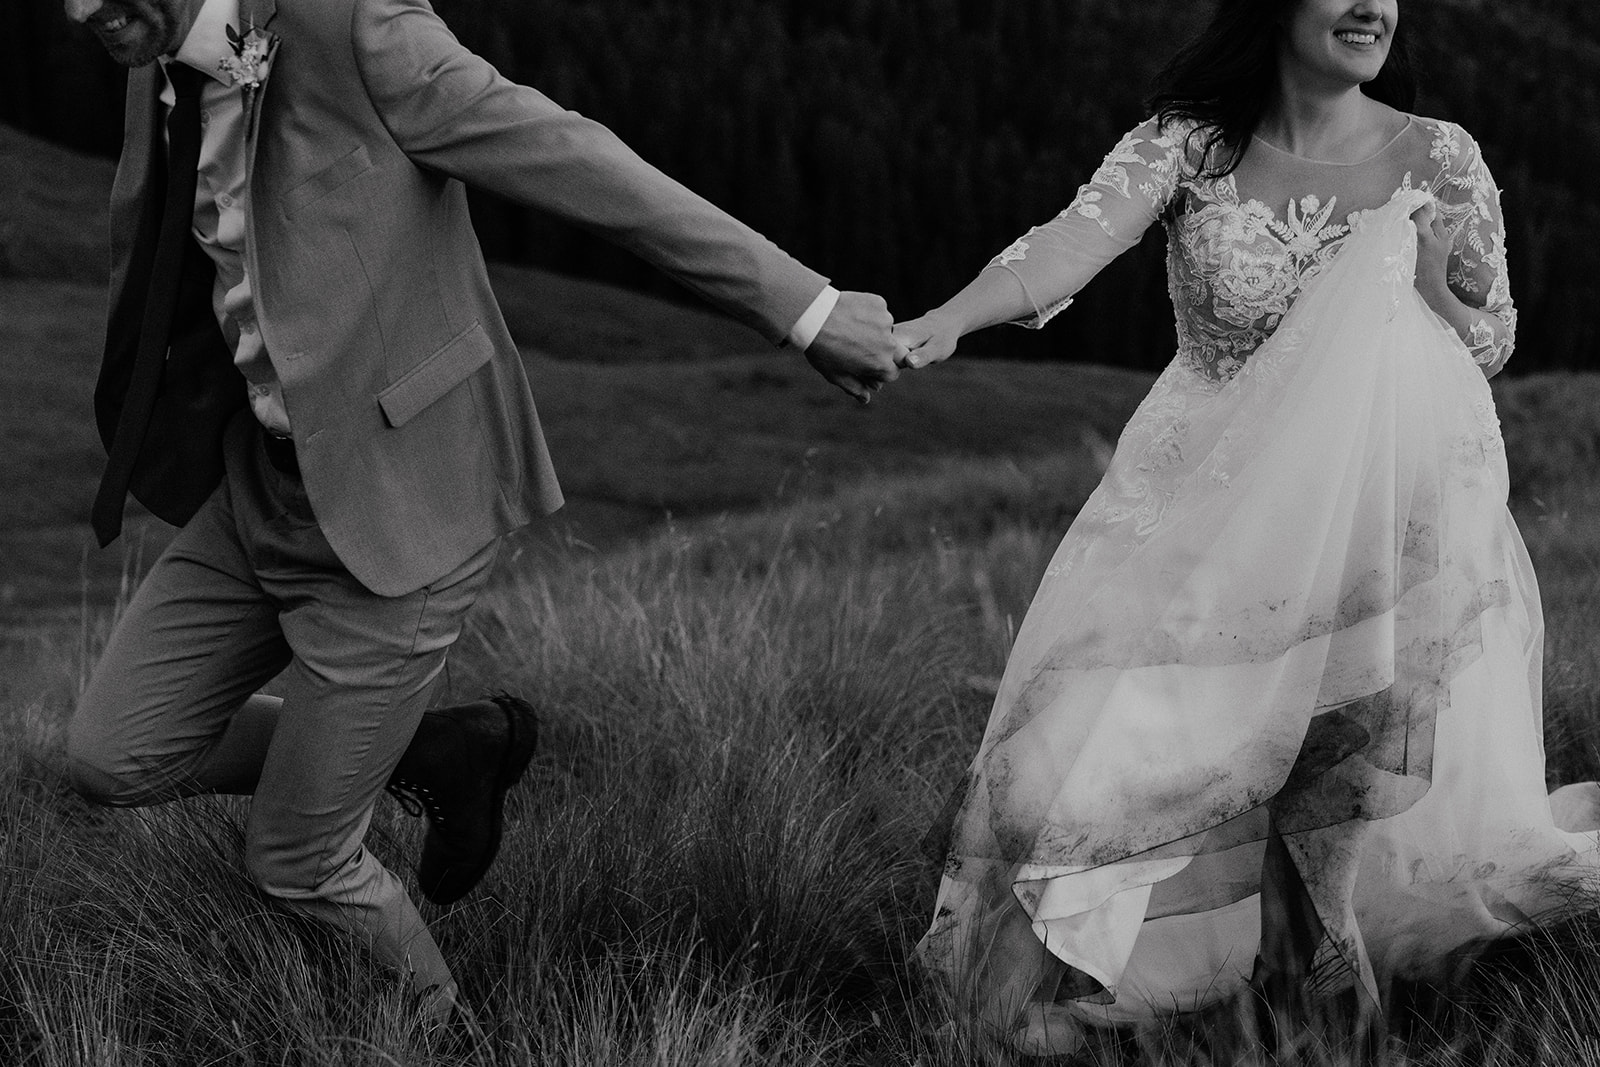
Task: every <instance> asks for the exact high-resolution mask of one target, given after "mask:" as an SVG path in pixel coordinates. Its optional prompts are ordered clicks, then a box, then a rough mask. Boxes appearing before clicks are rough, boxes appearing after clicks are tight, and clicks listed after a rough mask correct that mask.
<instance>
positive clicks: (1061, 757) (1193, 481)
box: [920, 189, 1600, 1052]
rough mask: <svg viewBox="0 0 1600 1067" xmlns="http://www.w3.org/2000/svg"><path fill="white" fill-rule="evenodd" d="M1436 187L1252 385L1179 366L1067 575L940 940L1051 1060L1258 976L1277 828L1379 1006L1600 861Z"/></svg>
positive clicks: (1018, 695)
mask: <svg viewBox="0 0 1600 1067" xmlns="http://www.w3.org/2000/svg"><path fill="white" fill-rule="evenodd" d="M1428 195H1429V194H1428V193H1427V192H1425V191H1421V190H1410V189H1402V190H1400V191H1398V192H1397V193H1396V194H1395V195H1394V197H1393V198H1392V199H1391V200H1390V202H1389V203H1388V204H1387V205H1386V206H1384V207H1382V208H1378V209H1375V210H1373V211H1370V212H1366V213H1365V214H1364V215H1363V216H1361V217H1360V218H1359V219H1358V220H1356V225H1354V226H1353V228H1352V232H1351V234H1350V236H1349V238H1348V239H1347V240H1346V241H1345V242H1344V245H1343V247H1342V248H1341V249H1340V251H1339V252H1338V255H1337V256H1336V257H1335V258H1334V259H1333V260H1332V261H1331V262H1330V263H1329V264H1328V265H1327V267H1326V269H1324V270H1323V271H1322V272H1321V273H1320V274H1318V275H1316V277H1314V278H1313V279H1312V280H1311V281H1310V282H1309V283H1308V284H1307V286H1306V288H1305V289H1304V290H1303V292H1302V293H1301V294H1300V296H1299V297H1298V299H1297V300H1296V301H1295V302H1294V304H1293V306H1292V308H1291V309H1290V310H1289V313H1288V314H1287V315H1286V316H1285V317H1284V318H1283V320H1282V322H1281V325H1279V327H1278V328H1277V330H1276V331H1275V332H1274V333H1273V334H1272V336H1271V337H1270V339H1269V340H1267V341H1266V342H1265V343H1264V344H1263V345H1262V346H1261V348H1259V349H1258V350H1257V351H1256V352H1255V353H1254V354H1253V355H1252V356H1251V357H1250V359H1249V361H1248V363H1247V364H1246V365H1245V366H1244V367H1243V369H1241V370H1240V371H1239V372H1238V373H1237V374H1236V375H1235V376H1234V377H1233V378H1232V379H1231V380H1230V381H1229V382H1228V383H1227V385H1226V386H1225V387H1223V388H1221V389H1217V388H1214V387H1209V386H1212V385H1214V383H1208V382H1206V381H1204V380H1203V379H1202V377H1201V376H1200V375H1198V374H1197V373H1196V371H1195V370H1194V369H1192V368H1191V367H1189V366H1187V365H1183V364H1182V363H1181V362H1180V361H1175V362H1174V364H1173V365H1172V366H1170V367H1169V368H1168V369H1167V371H1166V372H1165V373H1164V374H1163V375H1162V376H1161V378H1160V379H1158V381H1157V383H1156V385H1155V386H1154V388H1153V389H1152V391H1151V393H1150V395H1149V396H1148V397H1147V398H1146V399H1145V401H1144V402H1143V404H1142V405H1141V407H1140V409H1139V411H1138V412H1137V413H1136V414H1135V415H1134V417H1133V419H1132V420H1131V421H1130V423H1129V425H1128V427H1127V429H1126V430H1125V432H1124V433H1123V436H1122V438H1121V440H1120V441H1119V443H1118V447H1117V450H1116V453H1115V456H1114V458H1113V459H1112V461H1111V464H1110V467H1109V469H1108V471H1107V473H1106V476H1105V478H1104V480H1103V482H1102V483H1101V485H1100V487H1099V488H1098V489H1097V490H1096V491H1095V493H1094V494H1093V495H1092V496H1091V497H1090V499H1089V501H1088V502H1087V503H1086V504H1085V506H1084V509H1083V511H1082V512H1081V513H1080V516H1079V518H1078V519H1077V520H1076V521H1075V522H1074V524H1073V525H1072V528H1071V529H1070V530H1069V531H1068V533H1067V535H1066V538H1065V540H1064V541H1063V542H1062V544H1061V546H1060V548H1059V550H1058V551H1057V552H1056V554H1055V557H1054V559H1053V560H1052V562H1051V564H1050V566H1049V568H1048V570H1047V572H1046V575H1045V577H1044V579H1043V581H1042V584H1041V585H1040V587H1039V590H1038V592H1037V594H1036V596H1035V598H1034V601H1033V603H1032V606H1031V607H1030V608H1029V611H1028V614H1027V616H1026V618H1025V620H1024V622H1023V624H1022V626H1021V628H1020V631H1019V632H1018V635H1017V639H1016V643H1015V646H1014V648H1013V651H1012V654H1011V658H1010V661H1009V663H1008V664H1007V667H1006V671H1005V674H1004V677H1003V680H1002V682H1001V686H1000V690H999V693H998V696H997V700H996V703H995V706H994V710H993V712H992V714H991V717H990V720H989V724H988V728H987V731H986V733H985V736H984V738H983V742H982V745H981V747H980V749H979V752H978V755H977V758H976V760H975V761H974V763H973V766H972V770H971V773H970V775H969V780H968V784H967V795H966V798H965V801H964V803H963V806H962V808H961V809H960V812H959V814H958V815H957V818H956V824H955V826H954V828H953V836H952V845H951V852H950V855H949V857H948V860H947V864H946V870H945V877H944V879H943V883H942V885H941V888H940V891H939V895H938V900H937V903H936V906H935V916H934V920H933V923H932V927H931V929H930V930H929V931H928V933H927V935H926V937H925V938H924V940H923V942H922V944H921V946H920V952H921V956H922V958H923V960H924V962H925V963H926V964H927V965H928V966H929V967H930V968H931V969H932V970H934V971H935V972H938V973H939V974H941V975H942V976H943V977H944V978H945V979H946V981H947V984H948V985H949V986H950V988H951V990H952V991H953V993H954V994H955V995H956V996H957V998H958V1000H959V1001H962V1002H964V1003H966V1004H967V1005H968V1006H969V1008H970V1009H972V1010H975V1011H976V1012H977V1013H978V1014H979V1016H980V1017H981V1018H983V1019H984V1020H986V1022H987V1023H988V1024H989V1025H990V1026H992V1027H994V1028H996V1029H997V1030H998V1031H999V1032H1000V1033H1001V1034H1002V1035H1003V1036H1004V1037H1005V1038H1006V1039H1007V1040H1008V1041H1009V1042H1010V1043H1011V1044H1013V1045H1014V1046H1016V1047H1018V1048H1020V1049H1023V1050H1026V1051H1031V1052H1051V1051H1068V1050H1070V1049H1071V1048H1072V1047H1074V1046H1075V1045H1076V1044H1078V1042H1079V1041H1080V1040H1081V1026H1082V1024H1083V1023H1091V1024H1094V1023H1098V1024H1116V1023H1138V1022H1141V1021H1150V1020H1153V1019H1155V1018H1157V1017H1161V1016H1166V1015H1171V1014H1173V1013H1181V1012H1186V1011H1192V1010H1196V1009H1200V1008H1204V1007H1206V1006H1208V1005H1212V1004H1216V1003H1219V1002H1221V1001H1224V1000H1227V999H1228V998H1231V997H1234V996H1236V995H1237V994H1239V993H1240V992H1241V991H1243V990H1244V989H1245V988H1246V986H1247V985H1248V983H1249V981H1250V979H1251V976H1252V972H1253V970H1254V969H1255V966H1256V958H1257V952H1258V949H1259V948H1260V944H1261V938H1262V911H1263V908H1262V901H1263V896H1262V891H1261V890H1262V879H1263V865H1264V860H1265V857H1266V855H1267V852H1268V848H1269V842H1270V843H1272V844H1273V846H1274V847H1277V848H1279V849H1281V850H1282V853H1283V854H1285V855H1287V857H1288V859H1289V860H1290V861H1292V865H1293V868H1294V870H1295V871H1297V872H1298V875H1299V878H1300V880H1301V882H1303V885H1304V898H1305V899H1306V900H1307V901H1308V902H1309V904H1310V905H1311V906H1312V907H1313V908H1314V914H1315V925H1316V926H1318V927H1320V929H1318V930H1317V931H1316V934H1315V937H1314V940H1315V941H1316V950H1315V955H1314V963H1313V965H1312V968H1311V974H1310V979H1309V985H1310V986H1311V992H1312V993H1313V994H1314V993H1316V992H1318V991H1333V990H1337V989H1342V988H1349V987H1351V986H1352V985H1355V986H1358V987H1359V988H1362V989H1364V990H1365V991H1366V994H1367V996H1368V997H1369V998H1371V999H1370V1002H1371V1003H1374V1004H1375V1003H1377V1001H1378V997H1379V989H1380V987H1381V986H1382V985H1383V983H1384V982H1385V981H1386V980H1387V979H1388V978H1389V977H1392V976H1397V975H1401V976H1425V975H1428V974H1430V973H1433V972H1434V971H1435V970H1437V969H1438V968H1439V967H1440V966H1441V965H1442V964H1443V962H1444V961H1445V960H1446V959H1448V958H1449V956H1450V955H1451V953H1452V952H1454V951H1455V950H1457V949H1460V948H1462V947H1464V946H1466V945H1469V944H1471V943H1473V942H1477V941H1479V940H1482V939H1487V938H1493V937H1497V936H1501V935H1504V934H1506V933H1507V932H1510V931H1513V930H1515V929H1516V928H1518V927H1519V926H1520V925H1522V924H1524V923H1526V922H1528V921H1530V920H1534V919H1537V918H1539V917H1540V916H1542V915H1546V914H1548V913H1550V912H1551V911H1552V910H1553V909H1557V908H1559V907H1560V906H1561V905H1562V904H1563V903H1564V902H1566V901H1567V900H1568V899H1569V898H1570V896H1571V894H1572V891H1573V889H1574V887H1575V886H1577V887H1580V888H1581V887H1582V886H1583V885H1584V884H1585V883H1586V881H1587V879H1588V878H1589V877H1590V876H1591V875H1592V874H1593V873H1594V869H1595V865H1596V848H1597V838H1596V834H1595V832H1594V828H1595V827H1596V826H1600V791H1597V789H1596V787H1594V786H1593V785H1584V786H1573V787H1568V788H1566V789H1563V790H1558V791H1557V792H1556V793H1554V794H1547V793H1546V790H1545V779H1544V753H1543V743H1542V739H1541V736H1542V735H1541V708H1540V670H1541V643H1542V640H1543V629H1542V622H1541V616H1540V607H1539V600H1538V590H1537V587H1536V585H1535V582H1534V575H1533V571H1532V568H1531V566H1530V564H1529V561H1528V556H1527V553H1526V550H1525V548H1524V546H1523V543H1522V539H1521V537H1520V536H1519V535H1518V533H1517V530H1516V527H1515V526H1514V525H1513V522H1512V519H1511V516H1510V513H1509V511H1508V510H1507V508H1506V497H1507V477H1506V465H1505V452H1504V448H1503V445H1502V442H1501V438H1500V432H1499V425H1498V422H1497V420H1496V417H1495V413H1494V405H1493V401H1492V399H1491V397H1490V393H1489V388H1488V384H1487V382H1486V381H1485V379H1484V376H1483V374H1482V372H1481V370H1480V368H1479V367H1477V366H1475V365H1474V363H1473V361H1472V359H1471V358H1470V356H1469V354H1468V352H1467V350H1466V348H1465V347H1464V346H1463V343H1462V342H1461V340H1460V339H1459V338H1458V337H1457V336H1456V335H1455V334H1454V333H1453V332H1452V331H1451V330H1450V328H1449V327H1448V326H1446V325H1445V324H1444V323H1443V322H1442V320H1440V319H1439V318H1438V317H1437V316H1435V315H1434V314H1433V313H1432V312H1431V311H1430V310H1429V309H1428V307H1427V306H1426V304H1424V303H1423V301H1422V300H1421V299H1420V297H1419V296H1418V295H1417V293H1416V291H1415V289H1414V288H1413V276H1414V268H1415V259H1416V232H1415V228H1414V227H1413V225H1412V223H1411V221H1410V214H1411V213H1412V212H1413V211H1414V210H1416V208H1417V207H1418V206H1419V205H1421V204H1422V203H1424V202H1426V200H1427V199H1428ZM1177 431H1181V433H1180V432H1177Z"/></svg>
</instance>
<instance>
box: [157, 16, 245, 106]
mask: <svg viewBox="0 0 1600 1067" xmlns="http://www.w3.org/2000/svg"><path fill="white" fill-rule="evenodd" d="M238 24H239V0H205V2H204V3H202V4H201V5H200V13H199V14H198V15H196V16H195V19H194V25H193V26H191V27H189V36H187V37H185V38H184V39H183V43H182V44H181V45H179V46H178V51H177V52H176V53H175V54H174V55H173V57H172V58H173V59H176V60H177V61H178V62H180V63H184V64H187V65H188V66H191V67H193V68H194V69H195V70H198V71H199V72H200V73H201V74H206V75H209V76H211V77H212V78H214V79H215V80H217V81H219V82H221V83H222V84H223V85H232V84H233V82H232V81H231V80H229V78H228V76H227V75H226V74H224V73H223V72H222V68H221V67H220V66H218V64H219V63H221V62H222V60H224V59H227V58H228V57H229V56H231V55H233V46H232V45H231V44H229V43H228V27H229V26H237V25H238Z"/></svg>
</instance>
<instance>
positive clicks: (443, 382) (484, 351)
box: [378, 323, 494, 426]
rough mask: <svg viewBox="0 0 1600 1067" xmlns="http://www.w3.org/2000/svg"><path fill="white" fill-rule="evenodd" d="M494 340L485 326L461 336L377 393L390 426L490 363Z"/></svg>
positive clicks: (403, 419)
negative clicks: (485, 329) (484, 330)
mask: <svg viewBox="0 0 1600 1067" xmlns="http://www.w3.org/2000/svg"><path fill="white" fill-rule="evenodd" d="M492 355H494V343H493V342H491V341H490V340H489V335H488V334H486V333H484V332H483V327H482V326H481V325H479V324H477V323H474V324H473V326H472V329H470V330H468V331H467V332H466V333H464V334H461V335H460V336H458V337H457V338H456V339H455V340H454V341H451V342H450V343H449V344H447V345H445V346H444V347H443V348H441V349H439V351H437V352H435V353H434V354H433V355H431V356H429V357H428V358H427V359H425V360H423V361H422V362H421V363H418V364H417V365H416V366H415V367H412V368H411V369H410V370H408V371H406V372H405V374H403V375H401V376H400V377H399V378H398V379H397V380H396V381H395V382H394V384H392V385H390V386H389V387H388V388H387V389H385V390H384V391H383V392H381V393H379V394H378V406H379V407H381V408H383V417H384V419H385V420H386V421H387V422H388V423H389V425H390V426H404V425H405V424H406V423H407V422H409V421H411V419H412V417H413V416H415V415H416V414H417V412H419V411H421V410H422V409H423V408H425V407H427V406H428V405H429V404H431V403H433V402H434V401H435V400H438V399H439V398H440V397H441V396H444V394H446V393H448V392H449V391H450V390H451V389H454V388H455V387H456V386H457V385H459V384H461V381H462V380H463V379H464V378H466V376H467V375H469V374H471V373H472V372H473V371H475V370H477V369H478V368H479V367H481V366H483V365H484V364H485V363H487V362H489V357H490V356H492Z"/></svg>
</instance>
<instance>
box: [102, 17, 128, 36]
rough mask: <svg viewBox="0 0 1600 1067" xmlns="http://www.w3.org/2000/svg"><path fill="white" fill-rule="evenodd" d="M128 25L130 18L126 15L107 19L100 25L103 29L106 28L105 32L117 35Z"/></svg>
mask: <svg viewBox="0 0 1600 1067" xmlns="http://www.w3.org/2000/svg"><path fill="white" fill-rule="evenodd" d="M127 24H128V16H126V15H118V16H117V17H115V18H109V19H106V20H105V21H104V22H102V23H101V24H100V25H101V27H102V28H104V30H105V31H106V32H107V33H116V32H117V31H118V30H120V29H122V27H124V26H126V25H127Z"/></svg>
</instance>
